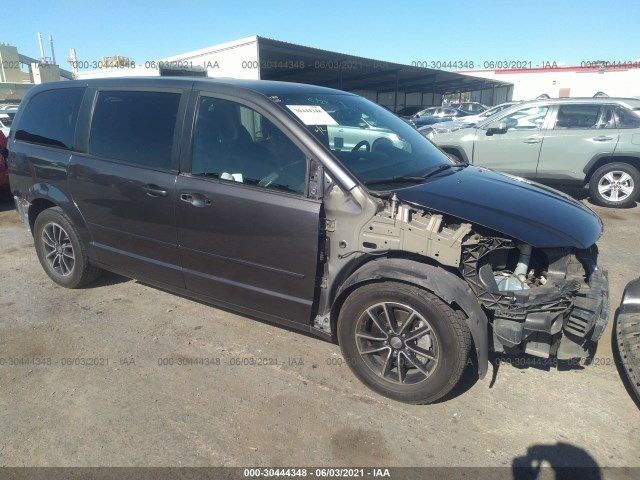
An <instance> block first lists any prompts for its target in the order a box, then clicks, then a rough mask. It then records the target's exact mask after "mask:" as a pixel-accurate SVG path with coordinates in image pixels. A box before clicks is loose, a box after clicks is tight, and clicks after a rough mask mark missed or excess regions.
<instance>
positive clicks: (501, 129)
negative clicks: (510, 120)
mask: <svg viewBox="0 0 640 480" xmlns="http://www.w3.org/2000/svg"><path fill="white" fill-rule="evenodd" d="M507 130H508V128H507V124H506V123H504V122H499V123H498V124H497V125H496V126H495V127H489V128H487V136H489V137H490V136H491V135H495V134H499V135H501V134H503V133H507Z"/></svg>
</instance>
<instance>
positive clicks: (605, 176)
mask: <svg viewBox="0 0 640 480" xmlns="http://www.w3.org/2000/svg"><path fill="white" fill-rule="evenodd" d="M589 194H590V195H591V200H593V202H594V203H597V204H598V205H602V206H603V207H617V208H624V207H628V206H630V205H633V204H634V203H635V201H636V200H637V199H638V195H639V194H640V172H638V169H637V168H635V167H634V166H633V165H629V164H628V163H620V162H615V163H607V164H606V165H603V166H602V167H600V168H599V169H598V170H596V171H595V172H594V174H593V176H592V177H591V181H590V182H589ZM622 194H624V197H622Z"/></svg>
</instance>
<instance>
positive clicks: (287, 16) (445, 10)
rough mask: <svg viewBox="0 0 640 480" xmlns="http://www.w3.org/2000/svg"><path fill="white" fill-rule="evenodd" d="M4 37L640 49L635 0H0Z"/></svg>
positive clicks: (32, 49)
mask: <svg viewBox="0 0 640 480" xmlns="http://www.w3.org/2000/svg"><path fill="white" fill-rule="evenodd" d="M2 5H3V8H2V9H1V11H2V14H1V17H0V18H2V26H1V27H0V42H6V43H10V44H11V45H15V46H17V47H18V50H19V51H20V52H21V53H23V54H26V55H29V56H32V57H39V56H40V54H39V47H38V43H37V32H38V31H40V32H41V33H42V34H43V37H44V38H45V39H46V45H45V52H46V54H47V55H49V53H48V52H49V47H48V37H49V34H51V35H53V38H54V44H55V49H56V58H57V60H58V63H59V64H60V65H61V66H63V68H69V64H68V63H66V61H65V60H66V59H67V57H68V55H69V48H70V47H74V48H75V49H76V52H77V56H78V59H79V60H81V61H90V62H92V61H97V60H99V59H100V58H102V57H103V56H110V55H115V54H119V55H124V56H128V57H131V58H133V59H134V60H135V61H136V62H144V61H146V60H154V59H160V58H163V57H167V56H171V55H175V54H179V53H183V52H187V51H191V50H197V49H199V48H204V47H207V46H210V45H214V44H217V43H223V42H227V41H231V40H235V39H238V38H242V37H246V36H249V35H254V34H257V35H261V36H264V37H269V38H274V39H277V40H284V41H287V42H292V43H298V44H302V45H307V46H313V47H317V48H323V49H326V50H337V51H340V52H344V53H348V54H353V55H360V56H364V57H370V58H375V59H381V60H386V61H395V62H399V63H409V64H410V63H411V62H412V61H417V60H428V61H431V60H434V61H455V60H460V61H465V60H473V61H475V62H478V61H485V60H507V61H512V60H520V61H527V62H528V61H531V62H533V64H534V65H536V64H539V63H541V62H543V61H549V62H553V61H555V62H563V63H565V64H569V65H572V64H573V65H576V64H580V62H581V61H587V60H595V59H600V60H609V61H613V60H622V61H627V60H636V59H640V29H638V26H637V22H638V18H640V2H638V1H637V0H626V1H619V0H608V1H606V2H604V1H602V0H601V1H594V0H576V1H574V0H568V1H557V0H555V1H549V0H536V1H535V2H523V1H513V2H509V1H504V0H491V1H478V0H476V1H452V0H447V1H442V0H441V1H429V0H422V1H405V2H399V1H390V0H386V1H380V0H366V1H360V0H354V1H348V0H342V1H336V0H320V1H310V2H302V1H285V0H263V1H253V0H240V1H204V0H182V1H177V0H171V1H167V0H157V1H150V0H138V1H136V0H129V1H123V0H109V1H107V0H82V1H79V0H75V1H74V0H49V1H44V0H3V1H2Z"/></svg>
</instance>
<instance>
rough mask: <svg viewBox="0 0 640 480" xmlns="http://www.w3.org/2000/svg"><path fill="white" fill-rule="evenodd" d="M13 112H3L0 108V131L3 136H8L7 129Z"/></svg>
mask: <svg viewBox="0 0 640 480" xmlns="http://www.w3.org/2000/svg"><path fill="white" fill-rule="evenodd" d="M14 116H15V112H4V111H2V110H0V131H1V132H2V133H4V136H5V137H8V136H9V130H10V129H11V123H12V122H13V117H14Z"/></svg>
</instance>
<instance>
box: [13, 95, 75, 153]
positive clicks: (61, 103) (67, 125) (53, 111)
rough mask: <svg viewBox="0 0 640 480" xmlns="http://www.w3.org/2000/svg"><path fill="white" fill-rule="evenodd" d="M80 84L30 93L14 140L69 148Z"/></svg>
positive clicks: (73, 130) (72, 136) (71, 142)
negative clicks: (31, 94)
mask: <svg viewBox="0 0 640 480" xmlns="http://www.w3.org/2000/svg"><path fill="white" fill-rule="evenodd" d="M84 91H85V89H84V88H82V87H81V88H60V89H56V90H47V91H44V92H41V93H38V94H36V95H34V96H33V97H32V98H31V100H29V103H28V104H27V106H26V108H25V110H24V112H23V114H22V118H21V119H20V124H19V125H18V126H17V127H16V128H17V129H16V135H15V138H16V140H20V141H23V142H29V143H36V144H39V145H47V146H49V147H58V148H65V149H71V148H73V140H74V136H75V131H76V120H77V119H78V111H79V110H80V103H82V96H83V95H84Z"/></svg>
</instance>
